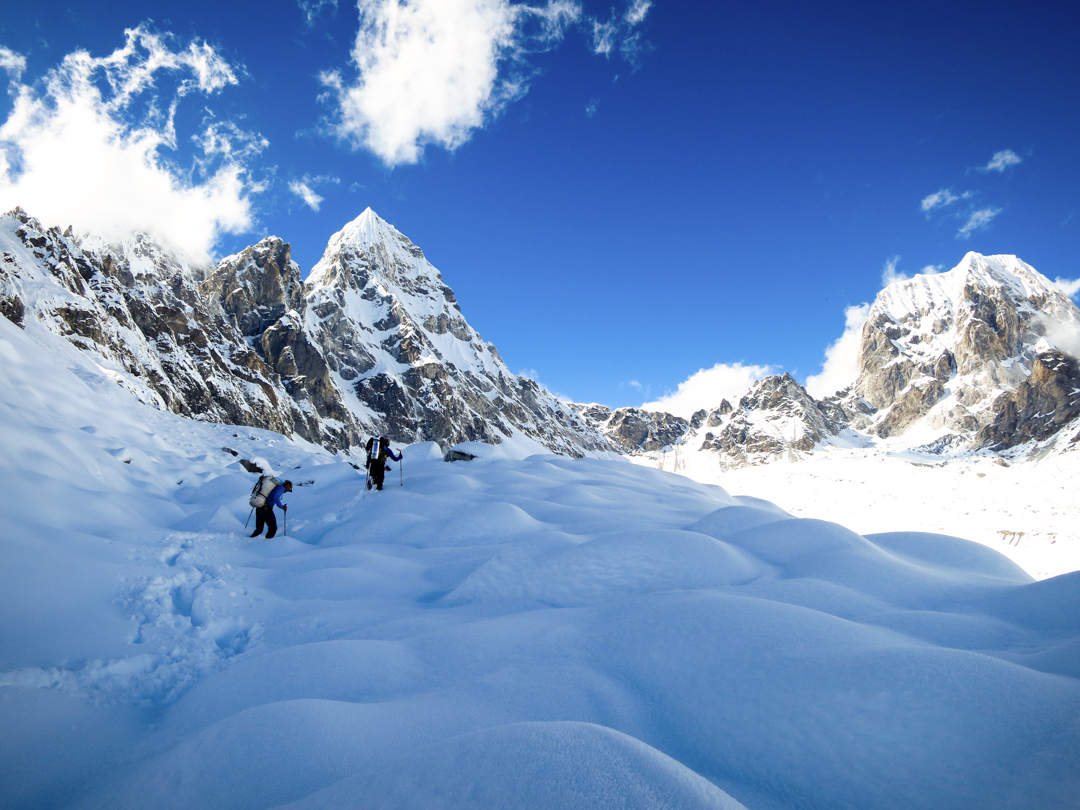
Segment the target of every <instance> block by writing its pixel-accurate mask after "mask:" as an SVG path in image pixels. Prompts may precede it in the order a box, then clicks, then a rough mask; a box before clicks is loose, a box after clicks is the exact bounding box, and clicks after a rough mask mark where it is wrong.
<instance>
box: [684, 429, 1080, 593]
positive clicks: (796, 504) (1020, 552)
mask: <svg viewBox="0 0 1080 810" xmlns="http://www.w3.org/2000/svg"><path fill="white" fill-rule="evenodd" d="M694 461H696V460H693V459H692V460H690V461H688V462H687V463H686V467H685V469H684V470H682V472H683V474H684V475H688V476H690V477H691V478H693V479H694V480H697V481H701V482H703V483H712V484H718V485H720V486H723V487H725V488H726V489H728V490H729V491H731V492H747V493H753V494H754V495H758V496H761V497H767V498H770V499H771V500H773V501H775V502H776V503H778V504H780V505H782V506H783V507H784V508H785V509H787V510H788V511H790V512H791V514H793V515H795V516H797V517H815V518H822V519H825V520H833V521H836V522H837V523H841V524H843V525H845V526H849V527H850V528H852V529H854V530H855V531H858V532H861V533H863V534H867V533H874V532H885V531H894V530H906V531H919V532H933V533H940V534H948V535H953V536H955V537H963V538H965V539H967V540H973V541H975V542H977V543H981V544H982V545H985V546H988V547H990V548H993V549H995V550H996V551H999V552H1000V553H1002V554H1004V555H1006V556H1007V557H1009V559H1011V560H1013V561H1014V562H1015V563H1016V564H1017V565H1019V566H1020V567H1021V568H1023V569H1024V570H1025V571H1027V572H1028V573H1030V574H1031V575H1032V576H1033V577H1035V578H1036V579H1046V578H1047V577H1054V576H1057V575H1059V574H1064V573H1069V572H1071V571H1077V570H1080V500H1078V499H1077V497H1076V493H1077V491H1080V452H1077V451H1068V452H1065V453H1062V454H1059V455H1052V456H1047V457H1046V458H1043V459H1041V460H1038V461H1028V462H1016V463H1013V464H1011V465H1010V466H1008V467H1005V466H1002V465H1001V464H999V463H997V462H996V461H995V460H994V459H992V458H979V457H972V458H969V459H963V460H957V461H952V462H949V463H948V464H944V465H942V464H941V463H940V461H937V460H934V459H931V458H926V457H916V456H914V455H913V454H911V453H899V452H897V453H893V452H891V451H890V450H889V449H888V448H882V449H880V450H870V449H859V450H857V451H849V450H845V449H842V448H827V449H823V450H819V451H815V452H814V453H812V454H809V456H807V457H804V458H803V459H802V460H800V461H798V462H796V463H793V464H792V463H785V462H778V463H774V464H769V465H767V466H762V467H744V468H742V469H738V470H726V471H721V470H720V469H719V467H718V465H717V464H716V462H715V460H714V459H709V460H707V461H706V460H702V461H701V463H700V464H695V463H694ZM709 462H711V463H709ZM667 466H668V469H670V468H671V466H672V462H671V461H668V463H667Z"/></svg>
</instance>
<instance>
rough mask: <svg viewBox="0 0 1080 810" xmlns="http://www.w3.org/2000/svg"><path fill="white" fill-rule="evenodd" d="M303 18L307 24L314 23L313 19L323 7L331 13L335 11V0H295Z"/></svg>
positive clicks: (319, 13)
mask: <svg viewBox="0 0 1080 810" xmlns="http://www.w3.org/2000/svg"><path fill="white" fill-rule="evenodd" d="M296 4H297V5H298V6H300V11H301V12H302V13H303V15H304V20H305V21H306V22H307V24H308V25H314V24H315V21H316V20H317V19H318V18H319V16H320V15H321V14H322V13H323V9H329V10H330V13H331V14H335V13H336V12H337V0H296Z"/></svg>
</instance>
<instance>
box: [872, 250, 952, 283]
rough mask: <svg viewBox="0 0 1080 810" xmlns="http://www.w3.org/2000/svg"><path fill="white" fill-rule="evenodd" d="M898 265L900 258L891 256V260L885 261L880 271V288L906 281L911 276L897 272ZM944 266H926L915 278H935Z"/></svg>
mask: <svg viewBox="0 0 1080 810" xmlns="http://www.w3.org/2000/svg"><path fill="white" fill-rule="evenodd" d="M899 264H900V257H899V256H893V257H892V258H891V259H888V260H886V262H885V266H884V267H883V268H882V269H881V286H882V287H888V286H889V285H890V284H894V283H896V282H897V281H907V280H908V279H910V278H913V276H909V275H908V274H907V273H904V272H902V271H901V270H897V266H898V265H899ZM944 267H945V265H942V264H928V265H926V267H924V268H923V269H922V270H920V271H919V272H918V273H915V274H914V275H916V276H936V275H937V274H938V273H940V272H941V271H942V270H943V269H944Z"/></svg>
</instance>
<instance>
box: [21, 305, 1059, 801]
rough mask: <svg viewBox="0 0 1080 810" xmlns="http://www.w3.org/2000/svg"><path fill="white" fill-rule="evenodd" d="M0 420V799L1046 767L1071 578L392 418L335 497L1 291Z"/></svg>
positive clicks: (922, 782)
mask: <svg viewBox="0 0 1080 810" xmlns="http://www.w3.org/2000/svg"><path fill="white" fill-rule="evenodd" d="M0 420H2V424H3V426H4V427H3V430H2V431H0V490H2V491H3V493H4V499H5V505H4V509H3V510H2V512H0V633H2V636H0V727H2V728H3V729H4V733H3V735H0V790H2V795H3V804H4V806H5V807H11V808H31V807H34V808H36V807H71V808H147V807H153V808H155V809H164V808H192V807H200V808H236V809H239V808H252V809H254V808H270V807H279V806H286V807H289V808H304V810H315V808H320V809H321V808H357V807H365V808H367V807H372V808H384V807H395V808H418V809H419V808H510V807H512V808H525V809H528V808H536V809H537V810H539V808H608V807H610V808H614V807H620V808H740V807H745V808H750V810H778V809H779V808H859V810H873V809H874V808H898V809H899V808H904V809H905V810H910V808H935V810H936V809H938V808H950V809H955V808H980V810H981V808H986V807H995V808H1031V807H1039V808H1066V807H1075V806H1076V797H1077V796H1078V795H1080V764H1078V763H1080V759H1078V757H1077V752H1078V751H1080V682H1078V680H1077V679H1078V678H1080V638H1078V636H1080V598H1078V596H1080V573H1074V574H1067V575H1063V576H1059V577H1056V578H1053V579H1047V580H1044V581H1041V582H1034V581H1033V580H1032V579H1031V578H1030V577H1029V576H1027V575H1026V574H1025V573H1024V572H1023V571H1022V570H1021V569H1019V568H1018V567H1016V566H1015V565H1014V564H1012V563H1011V562H1009V561H1008V560H1007V559H1005V558H1004V557H1002V556H1001V555H999V554H997V553H996V552H994V551H992V550H990V549H987V548H985V547H983V546H980V545H977V544H975V543H970V542H967V541H965V540H959V539H956V538H952V537H946V536H940V535H929V534H916V533H894V534H876V535H868V536H865V537H864V536H860V535H858V534H855V533H853V532H851V531H849V530H847V529H845V528H843V527H842V526H839V525H837V524H834V523H828V522H824V521H818V520H803V519H795V518H792V517H791V516H790V515H788V514H787V513H785V512H783V511H782V510H780V509H778V508H777V507H775V506H773V505H772V504H770V503H767V502H765V501H760V500H757V499H754V498H750V497H732V496H730V495H728V494H727V493H726V492H725V491H724V490H722V489H721V488H719V487H716V486H707V485H703V484H697V483H694V482H692V481H690V480H688V479H686V478H683V477H681V476H676V475H672V474H668V473H664V472H661V471H658V470H653V469H646V468H642V467H638V466H634V465H631V464H628V463H625V462H621V461H602V460H597V459H581V460H571V459H567V458H561V457H556V456H530V457H528V458H513V457H511V454H510V453H508V451H507V450H505V449H503V448H483V453H481V455H480V457H479V458H477V459H476V460H474V461H470V462H457V463H453V464H448V463H445V462H443V461H442V460H441V456H440V454H439V453H438V450H437V448H436V447H435V446H434V445H431V444H426V445H417V446H413V447H408V448H406V449H405V468H404V476H403V477H399V476H400V473H399V471H398V470H396V469H395V470H394V471H392V472H391V473H390V474H389V475H388V476H387V489H386V490H385V491H384V492H382V493H367V492H364V491H363V490H362V478H361V477H360V475H359V474H358V473H357V472H356V471H355V470H354V469H353V468H352V467H350V466H349V465H348V464H345V463H342V462H341V461H340V460H339V459H337V458H336V457H334V456H332V455H329V454H328V453H326V452H325V451H323V450H321V449H320V448H317V447H314V446H311V445H306V444H304V443H302V442H298V441H290V440H287V439H285V438H284V437H281V436H279V435H276V434H272V433H268V432H265V431H259V430H253V429H249V428H234V427H228V426H222V425H211V424H203V423H197V422H193V421H188V420H183V419H181V418H179V417H176V416H173V415H171V414H169V413H165V412H161V411H156V410H153V409H151V408H149V407H146V406H143V405H140V404H138V403H136V402H135V401H134V399H133V398H132V397H130V395H128V394H126V393H124V392H123V391H122V390H121V389H119V387H117V386H116V385H115V384H114V383H113V382H111V381H110V380H109V379H108V376H107V375H106V374H105V373H103V372H102V371H101V370H100V369H98V368H97V367H95V366H94V365H93V364H92V361H91V360H90V359H89V358H88V356H86V355H83V354H80V353H79V352H77V351H76V350H75V349H73V348H71V347H70V346H68V345H67V344H66V343H64V342H63V341H62V340H61V339H59V338H56V337H54V336H51V335H49V334H47V333H45V332H44V331H42V330H39V329H38V328H37V327H36V326H35V325H34V324H29V325H28V331H27V332H23V331H21V330H19V329H18V328H16V327H14V326H13V325H11V324H10V323H9V322H8V321H7V320H5V319H0ZM223 447H229V448H231V449H232V450H234V451H235V452H237V453H238V454H239V455H238V456H234V455H232V454H231V453H229V452H226V451H224V450H222V448H223ZM473 449H479V448H473ZM239 458H249V459H256V460H260V461H261V463H262V464H264V465H265V466H268V467H270V468H272V469H273V470H274V471H275V472H277V473H279V474H280V475H281V476H282V477H288V478H290V479H292V480H293V481H294V482H295V483H296V485H297V486H296V490H295V492H293V493H292V495H291V496H289V498H288V500H289V503H290V505H291V509H290V512H289V520H288V536H282V535H279V536H278V537H276V538H274V539H273V540H265V539H259V540H249V539H247V537H246V536H245V531H244V526H243V523H244V519H245V518H246V517H247V514H248V507H247V503H246V501H247V493H248V491H249V490H250V488H251V485H252V483H253V476H252V475H250V474H248V473H246V472H244V470H243V469H242V468H241V467H240V465H239V463H238V459H239ZM402 480H403V481H404V486H400V485H399V482H400V481H402Z"/></svg>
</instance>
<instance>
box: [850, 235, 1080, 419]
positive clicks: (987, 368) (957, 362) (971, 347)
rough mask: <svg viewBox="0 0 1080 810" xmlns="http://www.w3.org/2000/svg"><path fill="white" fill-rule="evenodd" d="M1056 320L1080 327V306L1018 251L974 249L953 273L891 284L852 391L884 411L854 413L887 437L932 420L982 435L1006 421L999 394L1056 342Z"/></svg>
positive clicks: (873, 314)
mask: <svg viewBox="0 0 1080 810" xmlns="http://www.w3.org/2000/svg"><path fill="white" fill-rule="evenodd" d="M1051 325H1054V327H1056V328H1059V329H1060V328H1065V329H1068V328H1076V327H1078V326H1080V310H1078V309H1077V307H1076V305H1075V304H1073V303H1072V301H1070V300H1069V298H1068V297H1067V296H1066V295H1065V294H1064V293H1062V292H1061V291H1060V290H1058V289H1057V288H1056V287H1055V286H1054V285H1053V284H1052V283H1051V282H1050V281H1049V280H1048V279H1047V278H1046V277H1045V276H1043V275H1041V274H1040V273H1038V272H1037V271H1036V270H1034V269H1033V268H1032V267H1030V266H1029V265H1027V264H1025V263H1024V262H1022V261H1020V260H1019V259H1017V258H1016V257H1015V256H981V255H979V254H977V253H969V254H967V256H965V257H964V260H963V261H962V262H961V263H960V264H959V265H957V266H956V267H955V268H953V269H952V270H951V271H949V272H948V273H941V274H939V275H917V276H915V277H914V278H912V279H909V280H907V281H901V282H896V283H894V284H891V285H889V286H888V287H886V288H885V289H884V290H882V291H881V292H880V293H879V294H878V296H877V299H876V300H875V302H874V304H873V306H872V307H871V308H870V313H869V317H868V319H867V322H866V325H865V326H864V327H863V333H862V365H861V369H862V370H861V372H860V374H859V377H858V380H857V381H856V383H855V389H854V392H853V397H854V399H855V400H861V401H864V402H866V403H868V404H869V405H870V407H871V408H872V409H873V410H874V411H875V412H876V414H875V415H874V416H873V417H872V418H869V419H866V421H865V424H858V423H859V422H860V421H861V420H860V418H859V416H858V414H857V412H853V411H852V409H850V408H849V409H848V410H849V413H850V415H851V416H852V417H853V418H854V421H855V423H856V424H857V426H859V427H864V426H865V427H867V428H868V429H870V430H871V431H872V432H874V433H876V434H877V435H878V436H881V437H888V436H896V435H900V434H903V433H904V432H905V431H906V430H907V429H908V428H910V427H911V426H912V425H914V424H915V423H916V422H920V421H922V420H924V419H927V420H928V421H927V424H929V425H930V426H931V427H933V428H938V429H940V428H945V429H947V430H949V431H951V432H954V433H957V434H961V435H963V436H966V437H968V438H971V439H974V437H975V434H976V433H978V432H979V431H980V430H982V429H983V428H986V427H988V426H990V425H992V424H993V422H994V421H995V420H996V419H997V418H998V416H997V414H998V410H997V409H996V408H995V407H994V400H995V399H996V398H997V397H998V396H1000V395H1001V394H1002V392H1015V391H1016V390H1017V389H1018V387H1019V386H1020V385H1021V384H1022V383H1024V381H1025V380H1026V379H1027V378H1028V375H1029V374H1031V373H1032V371H1033V369H1034V366H1035V360H1036V357H1037V356H1038V355H1039V354H1040V352H1044V351H1046V350H1048V349H1050V348H1051V345H1050V344H1048V343H1047V342H1046V339H1045V338H1046V336H1047V331H1048V328H1050V327H1051ZM856 410H857V409H856ZM864 416H865V414H864Z"/></svg>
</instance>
